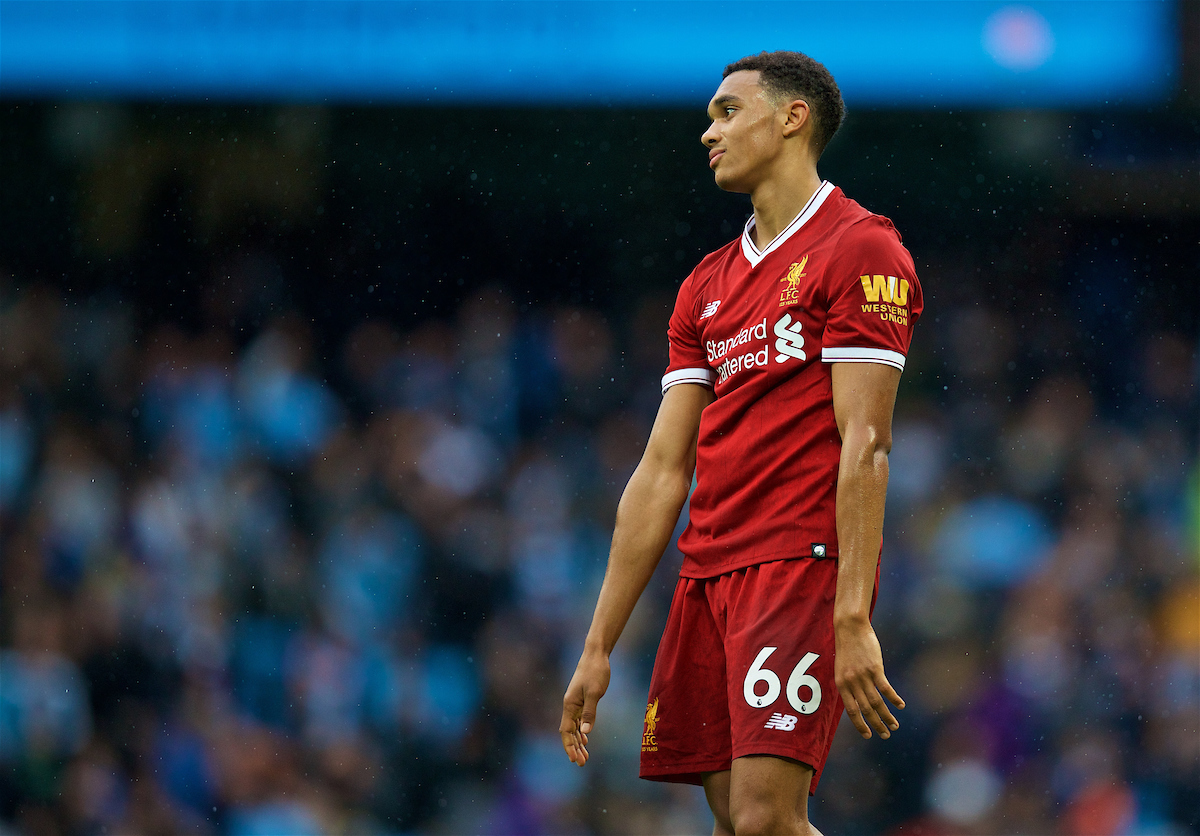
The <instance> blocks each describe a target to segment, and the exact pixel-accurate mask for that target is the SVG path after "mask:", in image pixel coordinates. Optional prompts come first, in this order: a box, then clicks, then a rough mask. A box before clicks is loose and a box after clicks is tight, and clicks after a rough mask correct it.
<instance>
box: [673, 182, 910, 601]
mask: <svg viewBox="0 0 1200 836" xmlns="http://www.w3.org/2000/svg"><path fill="white" fill-rule="evenodd" d="M827 192H828V193H827V194H826V195H825V197H824V200H823V202H821V203H819V205H817V206H816V207H815V210H814V211H812V212H810V213H809V214H807V215H806V214H805V213H801V216H800V217H799V218H798V219H797V221H798V222H799V223H796V222H794V224H793V228H792V229H791V232H790V234H789V235H788V236H787V237H786V239H782V238H781V240H780V241H777V242H775V243H774V244H773V248H770V247H769V248H767V250H765V251H764V252H765V255H760V254H759V253H757V251H754V250H752V249H747V248H748V247H749V246H750V245H749V244H748V243H747V242H746V240H745V239H746V236H743V239H739V240H738V241H734V242H732V243H730V244H729V245H727V246H725V247H723V248H722V249H720V250H718V251H717V252H715V253H712V254H711V255H709V256H707V257H706V258H705V259H704V260H703V261H701V263H700V264H699V265H698V266H697V267H696V269H695V270H694V271H693V272H692V274H691V275H690V276H688V278H687V279H686V280H685V281H684V283H683V285H682V286H681V287H680V290H679V294H678V297H677V300H676V305H675V310H674V313H673V314H672V316H671V321H670V326H669V328H668V338H669V342H670V365H669V366H668V367H667V377H665V378H664V386H669V385H671V384H672V382H679V381H682V382H690V383H695V382H697V380H703V379H704V378H705V376H707V378H708V379H709V380H711V381H713V382H714V390H715V392H716V395H717V399H716V401H715V402H714V403H712V404H711V405H710V406H708V407H707V408H706V409H705V410H704V413H703V415H702V417H701V421H700V438H699V444H698V447H697V454H696V479H697V484H696V489H695V490H694V491H693V493H692V497H691V500H690V502H691V504H690V518H689V519H690V522H689V524H688V527H687V529H686V530H685V531H684V533H683V536H682V537H680V540H679V549H680V551H681V552H683V554H684V556H685V559H684V563H683V567H682V569H681V572H680V574H681V575H682V576H684V577H691V578H706V577H714V576H716V575H720V574H723V573H726V572H730V571H732V570H735V569H740V568H744V567H747V566H751V565H754V564H756V563H762V562H764V561H769V560H779V559H783V558H794V557H803V556H808V555H812V554H814V553H815V554H817V556H821V555H822V554H823V555H824V556H828V557H834V556H836V555H837V528H836V522H835V515H834V498H835V493H836V482H837V471H838V460H839V457H840V455H841V439H840V437H839V435H838V431H837V425H836V423H835V421H834V414H833V395H832V391H833V390H832V384H831V375H830V363H829V362H828V361H829V359H830V358H828V357H826V360H827V362H822V357H823V354H828V353H829V352H833V353H834V354H835V355H838V356H839V357H841V358H846V357H850V358H852V361H853V362H875V361H883V362H891V363H892V364H897V363H899V364H902V363H903V356H904V355H905V354H906V353H907V351H908V346H909V342H910V340H911V339H912V331H913V327H914V326H915V324H916V321H917V319H918V317H919V316H920V313H921V309H922V296H921V288H920V285H919V283H918V282H917V277H916V273H915V269H914V267H913V262H912V258H911V256H909V254H908V251H907V250H905V249H904V247H903V245H902V243H901V240H900V236H899V234H898V233H897V232H896V230H895V227H893V226H892V224H891V222H890V221H889V220H887V219H886V218H883V217H880V216H879V215H873V214H871V213H870V212H867V211H866V210H865V209H863V208H862V207H861V206H859V205H858V204H857V203H855V202H854V201H852V200H850V199H849V198H847V197H846V196H845V195H844V194H842V192H841V190H840V189H837V188H835V187H832V186H829V187H828V189H827ZM818 194H821V192H818ZM807 211H808V210H806V212H807ZM785 234H786V233H785ZM760 258H761V260H759V259H760ZM751 259H753V260H755V261H757V264H756V265H755V264H752V261H751ZM864 277H866V278H865V279H864ZM876 277H878V278H876ZM872 300H874V301H872ZM889 300H890V301H889ZM714 303H715V304H714ZM864 352H865V353H866V355H870V356H868V357H867V358H866V359H862V358H863V355H864ZM853 358H858V359H853ZM872 358H875V359H872ZM879 358H882V360H880V359H879ZM835 361H836V362H841V361H842V360H841V359H836V360H835Z"/></svg>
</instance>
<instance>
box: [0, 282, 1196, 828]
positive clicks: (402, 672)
mask: <svg viewBox="0 0 1200 836" xmlns="http://www.w3.org/2000/svg"><path fill="white" fill-rule="evenodd" d="M3 281H4V282H5V283H4V284H3V285H2V286H0V334H2V335H3V336H2V340H0V527H2V528H0V550H2V551H0V582H2V586H0V595H2V598H0V833H10V832H11V833H22V834H30V836H34V834H100V833H113V834H117V833H120V834H182V833H196V834H231V836H267V834H289V833H295V834H301V833H305V834H307V833H313V834H317V833H323V834H384V833H431V834H468V833H480V834H541V833H545V834H571V833H579V834H583V833H598V834H635V833H642V834H685V833H696V834H699V833H705V832H709V831H710V829H711V826H712V825H711V818H710V816H709V815H708V813H707V807H706V805H705V803H704V800H703V796H702V793H701V792H700V791H699V790H698V789H696V788H694V787H677V786H670V785H661V784H650V783H647V782H641V781H639V780H638V779H637V778H636V774H637V760H638V754H639V748H638V747H639V741H640V735H641V727H642V719H643V715H644V712H645V699H646V688H647V684H648V680H649V672H650V666H651V664H652V661H653V654H654V650H655V648H656V646H657V642H658V638H659V635H660V631H661V627H662V623H663V621H664V619H665V613H666V607H667V605H668V603H669V596H670V592H671V589H672V587H673V583H674V573H675V571H676V569H677V567H678V563H679V560H680V556H679V555H678V553H677V552H675V551H674V547H673V546H672V547H671V549H670V550H669V551H668V554H667V555H666V557H665V558H664V561H663V564H662V566H660V569H659V571H658V573H657V574H656V576H655V579H654V581H653V582H652V584H651V588H650V589H649V590H648V592H647V595H646V596H645V598H644V600H643V602H642V603H641V604H640V605H639V608H638V610H637V612H636V613H635V615H634V618H633V619H632V621H631V623H630V625H629V627H628V629H627V630H626V633H625V635H624V637H623V639H622V641H621V643H620V645H619V646H618V649H617V651H616V654H615V657H614V660H613V661H614V664H613V681H612V685H611V687H610V689H609V692H608V695H607V696H606V697H605V698H604V700H603V701H602V703H601V713H600V719H599V722H598V726H597V730H596V734H595V735H593V738H594V747H593V749H592V755H593V757H592V760H591V761H590V762H589V764H588V766H587V767H586V768H584V769H579V768H577V767H575V766H574V765H572V764H570V763H569V762H568V761H567V759H566V757H565V756H564V754H563V752H562V750H561V746H560V742H559V736H558V733H557V726H558V722H559V714H560V710H561V697H562V691H563V688H564V687H565V684H566V681H567V679H568V678H569V676H570V674H571V672H572V670H573V668H574V664H575V661H576V659H577V658H578V652H579V650H580V648H581V645H582V640H583V635H584V633H585V631H586V628H587V624H588V622H589V619H590V616H591V609H592V606H593V604H594V601H595V595H596V592H597V590H598V588H599V584H600V580H601V577H602V575H603V571H604V565H605V560H606V557H607V549H608V545H609V536H610V530H611V524H612V520H613V517H614V514H615V509H616V504H617V501H618V499H619V497H620V493H621V490H622V488H623V487H624V484H625V481H626V480H627V479H628V477H629V475H630V473H631V472H632V470H633V468H634V467H635V465H636V464H637V461H638V459H639V456H640V454H641V450H642V448H643V446H644V444H645V439H646V437H647V434H648V432H649V428H650V425H651V422H652V421H653V418H654V414H655V411H656V409H657V405H658V401H659V397H660V396H659V389H658V379H659V377H660V375H661V373H662V369H663V367H664V366H665V350H666V339H665V330H664V329H665V322H666V317H667V312H668V310H669V306H670V304H671V301H672V300H671V298H670V296H669V295H666V296H653V295H651V296H647V297H646V298H645V299H643V300H641V301H640V302H639V303H637V304H636V305H634V306H633V307H632V308H631V309H630V311H629V312H627V313H626V314H624V315H622V316H620V317H619V318H618V317H614V316H613V315H612V314H611V313H609V314H607V315H606V314H604V313H602V312H600V311H599V310H597V309H594V308H590V307H587V306H581V305H574V306H572V305H556V306H551V305H547V306H544V307H539V306H529V305H521V304H518V303H517V302H516V301H514V300H513V299H512V298H511V297H510V296H509V295H508V294H506V292H505V290H504V289H503V288H500V287H490V288H485V289H483V290H481V291H476V292H473V293H471V294H469V295H466V296H465V297H464V300H463V301H462V303H461V304H460V305H459V306H458V308H457V310H456V311H455V312H454V313H453V315H452V316H451V317H447V318H441V319H428V320H425V321H423V322H417V323H415V324H413V325H411V326H407V327H399V326H397V325H396V324H394V323H392V322H389V321H388V320H387V319H385V318H382V317H375V318H370V319H366V320H364V321H362V322H360V323H359V324H358V325H356V326H355V327H353V328H351V329H349V330H348V331H347V332H346V333H344V334H337V335H335V336H333V337H330V335H328V334H323V333H318V332H317V331H315V330H314V328H313V326H312V323H311V321H310V320H308V319H306V318H305V317H303V316H301V315H300V314H298V313H295V312H289V311H286V310H284V311H278V312H275V313H271V314H270V315H268V316H266V317H264V318H263V319H262V321H261V322H259V323H258V324H256V325H255V326H253V327H241V326H236V325H231V326H226V325H225V324H224V323H223V322H220V321H218V320H217V319H215V318H214V319H210V320H209V321H208V322H207V324H206V325H204V327H200V328H182V327H180V326H178V325H173V324H170V323H169V322H162V321H159V322H154V321H147V320H146V318H145V317H144V316H143V315H142V312H141V311H139V310H137V307H136V305H135V304H133V303H131V302H130V301H129V300H126V299H122V298H120V297H118V296H115V295H111V296H110V295H105V294H95V295H91V296H87V297H82V296H78V295H71V294H69V293H64V292H63V291H60V290H57V289H51V288H49V287H46V286H37V285H32V286H29V285H23V284H22V283H21V282H19V281H17V280H16V279H14V278H13V277H11V276H9V277H7V278H5V279H3ZM925 283H926V286H927V287H928V288H929V291H927V292H929V293H930V294H931V296H932V297H936V294H937V287H938V275H937V271H936V270H933V271H932V272H931V273H930V274H928V275H926V276H925ZM931 310H932V306H931ZM1027 339H1028V335H1020V334H1019V333H1018V326H1017V325H1016V324H1014V318H1013V317H1012V316H1011V315H1009V314H1008V313H1006V312H1004V311H1002V310H998V309H990V308H988V307H986V306H980V305H978V304H976V305H956V306H953V307H949V308H943V309H941V310H940V311H939V313H938V316H937V317H936V318H935V317H934V316H930V317H929V321H928V322H922V323H921V325H920V326H919V327H918V330H917V335H916V344H917V349H916V350H915V351H914V355H913V357H912V358H911V363H910V368H909V371H907V372H906V380H905V383H904V384H903V388H902V393H901V398H900V402H899V404H898V406H897V412H896V422H895V433H894V435H895V444H894V449H893V453H892V458H891V484H890V488H889V496H888V522H887V531H886V535H885V547H884V557H883V561H884V562H883V580H882V591H881V596H880V603H879V607H878V609H877V611H876V618H875V623H876V628H877V631H878V633H879V635H880V637H881V641H882V643H883V646H884V652H885V659H886V662H887V665H888V670H889V676H890V679H891V681H892V682H893V684H894V685H895V686H896V688H897V690H898V691H899V692H900V693H901V694H902V695H903V696H904V697H905V698H906V700H907V702H908V707H907V708H906V709H905V711H904V712H903V713H902V715H901V716H900V720H901V723H902V726H901V730H900V732H899V733H898V734H897V735H894V736H893V739H892V740H891V741H887V742H881V741H878V740H872V741H870V742H866V741H861V740H859V739H858V738H857V737H856V735H855V734H854V733H853V729H852V728H850V726H849V723H846V722H843V724H842V728H841V730H840V731H839V734H838V738H837V741H836V743H835V747H834V750H833V753H832V755H831V759H830V762H829V766H828V771H827V773H826V775H827V777H826V779H825V780H824V781H822V786H821V793H820V795H819V796H817V797H816V798H815V799H814V802H813V805H812V807H811V814H812V818H813V821H814V823H815V824H817V826H818V827H821V828H822V829H823V830H824V831H825V832H826V833H885V834H891V836H951V834H985V833H989V834H1000V833H1004V834H1018V833H1024V834H1050V833H1059V834H1067V835H1068V836H1100V834H1112V836H1117V834H1143V835H1144V836H1145V835H1147V834H1158V836H1182V834H1187V833H1196V832H1200V830H1198V828H1200V812H1198V811H1200V535H1198V534H1197V514H1198V509H1200V476H1198V470H1197V451H1196V447H1197V426H1198V424H1197V419H1198V411H1197V392H1198V385H1197V376H1198V372H1200V366H1198V364H1197V346H1196V343H1195V338H1194V335H1191V336H1189V335H1186V334H1184V333H1181V332H1175V331H1170V330H1167V331H1159V332H1155V331H1151V332H1147V333H1146V334H1145V335H1143V336H1141V337H1140V338H1139V341H1138V342H1137V343H1136V345H1133V346H1127V347H1126V350H1125V354H1126V356H1125V358H1124V361H1123V362H1124V365H1122V366H1120V368H1119V369H1118V367H1117V366H1116V365H1114V366H1113V369H1114V371H1113V374H1114V375H1118V374H1119V375H1122V376H1119V377H1116V378H1114V380H1116V381H1117V383H1119V385H1120V386H1122V387H1126V389H1125V390H1123V391H1118V392H1117V395H1116V396H1113V395H1112V393H1111V390H1112V386H1110V385H1109V384H1110V383H1112V382H1113V380H1110V379H1109V378H1104V377H1102V378H1096V377H1095V376H1094V375H1093V376H1089V375H1088V374H1085V373H1084V372H1083V371H1081V370H1080V367H1078V366H1073V365H1071V364H1066V365H1063V366H1061V367H1050V368H1044V369H1043V368H1038V369H1036V370H1034V371H1033V372H1028V369H1026V368H1025V367H1024V365H1023V364H1024V363H1025V359H1024V358H1025V357H1026V354H1025V353H1024V351H1023V349H1024V348H1025V347H1026V346H1025V342H1026V341H1027ZM1022 372H1026V373H1025V374H1024V376H1022ZM1114 397H1115V398H1116V400H1114ZM1116 406H1119V407H1120V408H1115V407H1116ZM685 513H686V512H685Z"/></svg>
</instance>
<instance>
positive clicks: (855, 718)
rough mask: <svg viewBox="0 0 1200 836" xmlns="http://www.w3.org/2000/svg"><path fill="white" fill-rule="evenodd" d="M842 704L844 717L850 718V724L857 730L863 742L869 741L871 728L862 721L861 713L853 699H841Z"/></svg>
mask: <svg viewBox="0 0 1200 836" xmlns="http://www.w3.org/2000/svg"><path fill="white" fill-rule="evenodd" d="M842 702H844V703H845V704H846V716H847V717H849V718H850V722H851V723H853V724H854V728H856V729H858V733H859V734H861V735H862V736H863V739H864V740H870V739H871V727H870V726H868V725H867V721H866V720H864V719H863V716H862V712H861V711H860V710H859V708H858V703H857V702H856V701H855V700H854V699H853V698H851V699H846V698H845V697H842Z"/></svg>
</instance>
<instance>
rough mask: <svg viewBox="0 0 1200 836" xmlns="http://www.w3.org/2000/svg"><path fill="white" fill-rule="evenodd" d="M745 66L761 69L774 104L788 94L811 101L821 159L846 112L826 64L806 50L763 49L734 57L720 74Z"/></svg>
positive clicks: (815, 144)
mask: <svg viewBox="0 0 1200 836" xmlns="http://www.w3.org/2000/svg"><path fill="white" fill-rule="evenodd" d="M742 70H757V71H758V73H759V83H760V84H762V86H763V89H764V90H765V91H766V93H767V96H769V97H770V98H771V99H772V100H773V101H774V103H775V104H779V103H780V102H782V101H784V99H789V98H795V99H803V100H804V101H806V102H807V103H808V106H809V108H811V110H812V114H813V132H812V143H813V150H814V151H816V154H817V158H818V159H819V158H820V157H821V154H822V153H823V152H824V151H825V146H827V145H828V144H829V140H831V139H833V135H834V134H835V133H837V129H838V128H839V127H841V125H842V119H844V118H845V116H846V104H845V102H843V101H842V92H841V91H840V90H838V86H837V82H836V81H834V80H833V76H832V75H830V73H829V70H827V69H825V65H824V64H822V63H821V62H819V61H816V60H814V59H812V58H810V57H808V56H807V55H805V54H804V53H803V52H788V51H786V50H780V51H779V52H760V53H758V55H747V56H746V57H745V58H742V59H741V60H739V61H734V62H733V63H732V64H730V65H729V66H728V67H726V68H725V72H724V74H723V75H722V76H721V77H722V78H728V77H729V75H730V74H732V73H736V72H740V71H742Z"/></svg>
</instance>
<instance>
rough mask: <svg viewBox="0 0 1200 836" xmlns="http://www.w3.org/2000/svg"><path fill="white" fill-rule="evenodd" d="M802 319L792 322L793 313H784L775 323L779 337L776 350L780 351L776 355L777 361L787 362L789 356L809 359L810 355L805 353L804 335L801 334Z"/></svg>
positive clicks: (776, 333) (776, 334)
mask: <svg viewBox="0 0 1200 836" xmlns="http://www.w3.org/2000/svg"><path fill="white" fill-rule="evenodd" d="M800 328H801V325H800V320H798V319H797V320H796V321H795V322H792V315H791V314H786V313H785V314H784V315H783V316H781V317H780V318H779V321H778V322H776V323H775V336H776V337H779V339H777V340H776V341H775V350H776V351H778V352H779V353H778V354H776V355H775V362H776V363H785V362H787V360H788V358H789V357H795V358H796V359H797V360H807V359H808V355H807V354H805V353H804V337H802V336H800Z"/></svg>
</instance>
